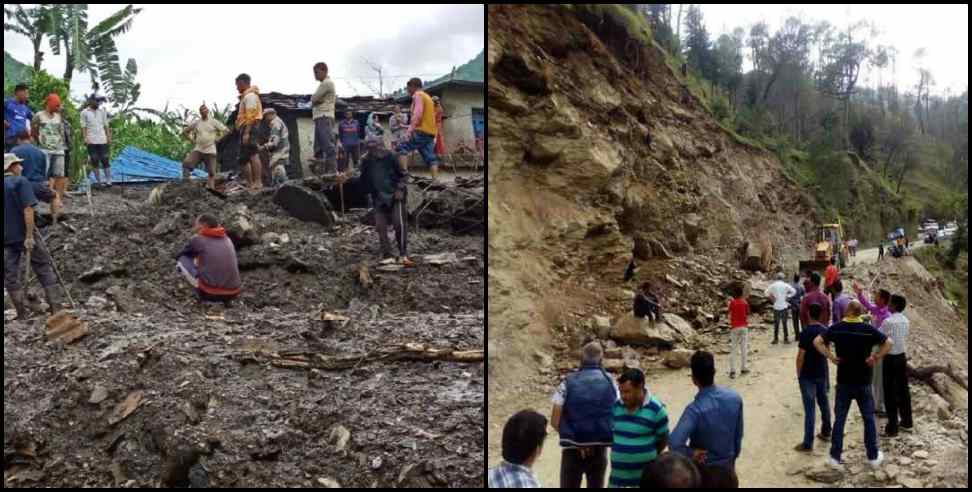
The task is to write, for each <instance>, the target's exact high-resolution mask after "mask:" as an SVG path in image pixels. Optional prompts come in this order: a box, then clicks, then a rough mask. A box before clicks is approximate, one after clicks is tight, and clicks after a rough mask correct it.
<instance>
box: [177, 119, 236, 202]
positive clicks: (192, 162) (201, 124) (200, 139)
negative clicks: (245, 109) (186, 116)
mask: <svg viewBox="0 0 972 492" xmlns="http://www.w3.org/2000/svg"><path fill="white" fill-rule="evenodd" d="M227 134H229V129H228V128H226V125H224V124H223V123H222V122H221V121H219V120H217V119H216V118H210V117H209V108H207V107H206V105H205V104H203V105H202V106H200V107H199V119H198V120H196V121H194V122H193V123H192V124H191V125H189V126H187V127H186V129H185V130H183V132H182V135H183V136H184V137H186V138H188V139H189V140H190V141H192V143H193V144H194V145H195V147H193V149H192V152H190V153H189V155H188V156H186V159H185V160H184V161H182V177H183V179H185V180H186V181H188V180H189V176H190V175H191V174H192V170H193V169H195V168H196V166H198V165H199V163H200V162H202V161H206V171H207V172H208V173H209V182H208V183H207V185H206V187H207V188H209V189H211V190H215V189H216V175H217V174H219V159H218V158H217V151H216V143H217V142H219V141H220V140H221V139H222V138H223V137H225V136H226V135H227Z"/></svg>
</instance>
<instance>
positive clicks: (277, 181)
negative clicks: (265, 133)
mask: <svg viewBox="0 0 972 492" xmlns="http://www.w3.org/2000/svg"><path fill="white" fill-rule="evenodd" d="M263 121H265V122H267V126H268V127H269V128H270V138H269V139H268V140H267V143H265V144H263V145H261V146H260V150H261V151H265V152H269V153H270V176H271V177H272V178H271V179H272V185H273V186H274V187H277V186H280V185H282V184H284V183H285V182H287V163H289V162H290V131H289V130H287V125H286V124H285V123H284V121H283V120H282V119H281V118H280V117H279V116H277V110H276V109H273V108H267V109H265V110H263Z"/></svg>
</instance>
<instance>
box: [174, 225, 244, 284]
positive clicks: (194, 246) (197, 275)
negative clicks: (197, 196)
mask: <svg viewBox="0 0 972 492" xmlns="http://www.w3.org/2000/svg"><path fill="white" fill-rule="evenodd" d="M193 232H194V233H195V236H193V237H192V239H190V240H189V244H188V245H187V246H186V247H185V249H183V250H182V252H181V253H179V255H178V256H177V258H178V263H177V264H176V268H177V269H178V270H179V272H180V273H181V274H182V276H183V277H184V278H185V279H186V281H187V282H189V285H191V286H192V287H193V288H194V289H195V290H196V294H197V295H198V296H199V299H200V300H203V301H211V302H223V303H229V302H230V301H232V300H234V299H236V298H237V297H239V295H240V292H242V285H243V283H242V280H241V279H240V267H239V262H238V261H237V258H236V248H235V247H234V246H233V242H232V241H230V238H229V237H228V236H227V235H226V229H224V228H223V227H222V226H220V225H219V221H218V220H217V219H216V217H214V216H212V215H209V214H203V215H200V216H199V218H197V219H196V225H195V227H194V228H193Z"/></svg>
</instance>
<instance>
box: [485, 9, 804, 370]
mask: <svg viewBox="0 0 972 492" xmlns="http://www.w3.org/2000/svg"><path fill="white" fill-rule="evenodd" d="M488 12H489V24H490V35H489V45H488V55H487V56H488V59H487V66H488V67H487V68H488V78H489V81H488V85H489V108H490V110H489V127H490V135H489V178H488V179H489V197H488V199H489V231H490V232H489V314H490V316H489V344H490V347H489V348H490V362H491V363H490V364H489V367H490V376H491V378H490V384H491V386H492V385H493V384H494V382H495V384H506V383H507V382H508V381H510V380H511V379H512V376H511V374H513V373H515V371H516V370H517V368H518V367H517V366H518V365H519V364H523V363H524V362H522V361H524V360H527V359H529V357H528V354H529V353H530V352H529V351H530V350H532V348H531V347H535V346H536V345H537V344H538V343H539V344H543V343H550V342H551V341H552V340H556V339H558V338H562V337H567V338H569V337H571V336H573V334H574V333H575V332H576V330H575V329H574V328H576V326H575V325H577V324H578V323H579V321H578V320H577V319H574V320H571V319H570V318H571V316H574V317H575V318H576V317H577V316H580V315H581V314H586V313H587V312H588V311H590V308H595V307H597V306H603V305H604V304H605V303H606V302H608V301H609V299H606V298H605V297H604V296H605V294H604V292H615V293H617V291H618V288H619V287H620V286H621V273H622V271H623V269H624V265H625V264H626V263H627V261H628V260H629V259H630V256H631V252H632V250H633V249H634V250H635V252H636V253H637V255H638V256H639V257H640V258H641V259H642V260H644V263H645V266H644V267H643V268H642V272H641V275H640V276H639V280H649V279H651V276H650V275H647V273H648V272H649V271H655V270H656V269H659V270H658V271H661V267H660V266H659V265H660V264H661V263H664V262H668V261H669V260H667V258H670V257H684V258H688V257H691V258H693V261H692V262H691V263H693V264H695V265H697V266H699V270H705V268H706V262H707V261H708V260H709V259H711V260H712V261H713V262H716V261H718V262H719V263H720V265H722V266H725V265H726V264H727V263H728V264H732V265H735V264H736V263H737V262H738V258H737V255H738V254H739V253H738V252H739V251H740V247H744V245H745V243H746V242H755V243H758V244H760V245H768V247H771V248H772V251H773V254H772V256H773V259H774V261H775V263H776V264H779V262H780V261H781V260H783V259H786V261H787V263H786V264H787V265H793V264H795V261H796V259H797V258H798V257H802V256H803V255H805V254H806V253H807V251H808V245H809V237H807V236H806V233H807V232H808V231H810V230H812V226H813V224H815V223H816V217H815V215H814V209H815V203H814V202H813V199H812V198H810V197H809V195H808V194H806V193H804V192H803V191H802V190H800V189H799V187H798V186H797V185H796V184H794V183H793V182H791V181H789V180H788V179H787V178H786V177H785V176H784V174H783V172H782V170H781V166H780V163H779V161H778V160H777V158H776V157H775V156H773V155H772V154H770V153H768V152H766V151H763V150H760V149H757V148H754V147H751V146H749V145H747V144H745V143H743V142H741V141H740V140H739V139H738V138H736V137H734V136H733V135H732V134H731V133H729V132H728V131H726V130H724V129H723V128H722V127H720V126H719V125H718V123H717V122H716V121H715V120H714V119H713V118H712V117H711V116H710V115H709V114H708V112H707V111H706V110H705V109H704V108H703V107H702V106H701V105H700V104H699V102H698V101H696V100H694V99H693V98H692V97H691V96H690V95H689V96H688V97H687V98H685V97H684V96H683V89H682V84H681V82H680V80H679V77H678V75H677V74H676V73H675V72H674V71H673V70H672V69H671V68H670V66H669V65H668V63H667V61H666V58H665V54H664V52H663V51H662V50H661V49H660V48H658V47H656V46H654V45H653V44H652V43H650V41H648V43H646V42H645V40H650V34H648V33H646V32H644V28H643V27H639V26H637V25H632V24H630V23H626V22H624V21H623V20H622V19H624V16H618V15H611V14H612V12H613V11H612V9H611V8H594V7H582V6H571V7H564V6H526V5H523V6H490V7H489V11H488ZM639 29H641V30H642V31H639ZM743 249H745V248H743ZM675 264H678V265H682V264H683V263H675ZM721 270H724V268H722V269H720V271H721ZM629 288H631V287H629ZM612 289H613V290H612ZM688 290H691V286H690V287H689V289H688ZM712 292H713V294H712V295H713V296H720V295H721V293H720V292H719V290H718V289H712ZM624 295H625V293H624V292H622V293H620V294H618V297H619V299H615V300H617V301H618V302H619V303H624V302H627V301H625V300H624V299H623V298H624ZM613 314H620V313H613Z"/></svg>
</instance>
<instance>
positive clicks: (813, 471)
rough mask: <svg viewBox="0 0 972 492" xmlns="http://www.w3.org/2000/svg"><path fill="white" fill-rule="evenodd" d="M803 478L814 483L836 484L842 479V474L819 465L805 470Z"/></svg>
mask: <svg viewBox="0 0 972 492" xmlns="http://www.w3.org/2000/svg"><path fill="white" fill-rule="evenodd" d="M803 476H805V477H807V478H809V479H810V480H813V481H815V482H820V483H836V482H838V481H840V480H841V479H842V478H844V472H843V471H842V470H837V469H834V468H833V467H831V466H829V465H825V464H821V465H817V466H814V467H811V468H809V469H807V471H806V472H804V474H803Z"/></svg>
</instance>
